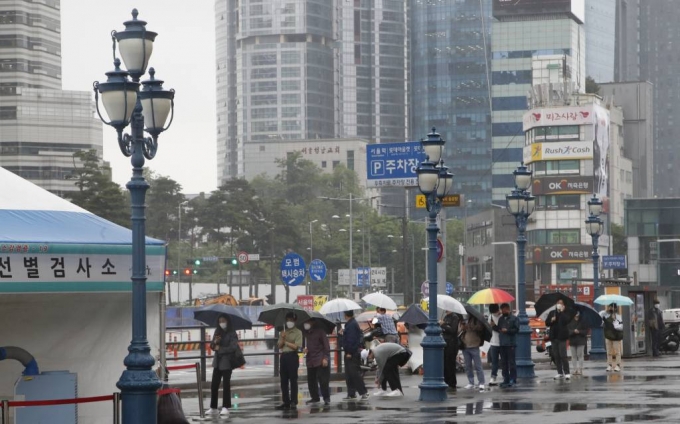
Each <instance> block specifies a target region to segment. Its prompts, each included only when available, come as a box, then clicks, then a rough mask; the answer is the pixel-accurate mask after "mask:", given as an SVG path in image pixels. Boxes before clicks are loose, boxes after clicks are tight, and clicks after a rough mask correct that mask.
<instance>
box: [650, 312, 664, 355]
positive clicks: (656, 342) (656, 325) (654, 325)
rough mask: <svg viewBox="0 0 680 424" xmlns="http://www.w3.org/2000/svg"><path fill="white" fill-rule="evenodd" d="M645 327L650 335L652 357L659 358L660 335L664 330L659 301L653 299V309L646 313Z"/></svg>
mask: <svg viewBox="0 0 680 424" xmlns="http://www.w3.org/2000/svg"><path fill="white" fill-rule="evenodd" d="M647 325H648V326H649V330H650V331H651V333H652V356H654V357H659V356H661V352H660V351H659V348H660V346H661V333H662V332H663V329H664V322H663V313H662V312H661V307H660V306H659V299H654V307H653V308H652V309H651V310H650V311H649V312H648V313H647Z"/></svg>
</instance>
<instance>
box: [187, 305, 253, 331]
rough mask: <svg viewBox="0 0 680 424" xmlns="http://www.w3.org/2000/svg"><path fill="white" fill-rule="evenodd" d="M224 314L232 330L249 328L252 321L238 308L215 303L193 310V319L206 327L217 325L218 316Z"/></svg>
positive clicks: (251, 326)
mask: <svg viewBox="0 0 680 424" xmlns="http://www.w3.org/2000/svg"><path fill="white" fill-rule="evenodd" d="M222 315H226V316H227V318H229V323H230V324H231V325H230V327H231V329H232V330H250V329H251V328H253V323H252V322H251V321H250V318H248V317H247V316H246V315H245V314H244V313H243V312H241V310H240V309H238V308H235V307H233V306H229V305H224V304H222V303H216V304H214V305H210V306H205V307H202V308H198V309H195V310H194V319H196V320H198V321H201V322H202V323H204V324H206V325H207V326H208V327H217V326H218V325H219V318H220V317H221V316H222Z"/></svg>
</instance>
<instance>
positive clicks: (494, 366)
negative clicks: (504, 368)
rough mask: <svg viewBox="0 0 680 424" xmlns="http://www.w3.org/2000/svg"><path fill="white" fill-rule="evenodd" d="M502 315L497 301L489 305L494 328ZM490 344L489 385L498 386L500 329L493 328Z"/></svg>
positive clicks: (490, 320)
mask: <svg viewBox="0 0 680 424" xmlns="http://www.w3.org/2000/svg"><path fill="white" fill-rule="evenodd" d="M501 316H502V314H501V308H499V307H498V305H497V304H496V303H493V304H491V305H489V325H490V326H491V328H492V329H493V327H494V326H497V325H498V320H500V318H501ZM489 344H490V345H491V347H489V354H488V357H489V359H491V380H489V386H496V385H497V384H498V380H497V378H498V364H499V361H500V355H501V341H500V333H499V332H498V331H496V330H493V332H492V333H491V340H489Z"/></svg>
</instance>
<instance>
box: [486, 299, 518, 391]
mask: <svg viewBox="0 0 680 424" xmlns="http://www.w3.org/2000/svg"><path fill="white" fill-rule="evenodd" d="M500 309H501V313H502V315H501V316H500V317H499V318H498V323H497V324H496V325H495V326H492V329H493V330H494V332H498V344H499V351H500V356H501V358H500V359H501V369H502V371H503V383H501V387H503V388H507V387H513V386H514V385H515V384H517V363H516V361H515V348H516V347H517V333H519V319H518V318H517V317H516V316H514V315H513V314H512V313H510V305H509V304H507V303H503V304H502V305H501V308H500Z"/></svg>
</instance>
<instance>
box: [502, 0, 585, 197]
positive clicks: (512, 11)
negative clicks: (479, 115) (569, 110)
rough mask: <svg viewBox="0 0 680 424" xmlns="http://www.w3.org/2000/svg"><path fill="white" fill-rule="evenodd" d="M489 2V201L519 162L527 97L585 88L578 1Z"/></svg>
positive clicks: (508, 184)
mask: <svg viewBox="0 0 680 424" xmlns="http://www.w3.org/2000/svg"><path fill="white" fill-rule="evenodd" d="M538 6H539V5H538V4H537V2H527V3H522V2H505V1H501V0H494V1H493V16H494V18H495V20H494V22H493V30H492V33H493V37H492V42H491V51H492V60H491V64H492V65H491V69H492V76H491V83H492V90H491V93H492V97H493V98H492V101H493V115H492V122H493V124H492V136H493V138H492V161H493V181H492V183H493V193H492V197H493V201H494V202H495V203H499V204H500V203H503V202H504V201H505V195H506V194H508V193H509V192H510V190H512V188H513V187H514V182H513V178H512V171H513V170H514V169H515V168H517V165H518V164H519V163H520V162H521V161H522V151H523V148H524V129H523V128H522V118H523V116H524V114H525V112H526V111H527V109H528V107H529V106H530V104H529V103H528V102H527V95H529V97H530V98H531V99H532V101H533V100H536V99H540V100H548V99H551V98H553V97H555V96H559V94H556V93H567V94H570V93H574V92H581V93H582V92H584V91H585V77H586V73H585V63H586V60H585V59H586V57H585V52H586V47H585V46H586V44H585V40H586V37H585V29H584V25H583V22H584V16H583V15H584V11H583V3H582V1H581V2H579V1H576V0H572V1H558V2H550V4H548V5H546V6H545V7H538Z"/></svg>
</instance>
